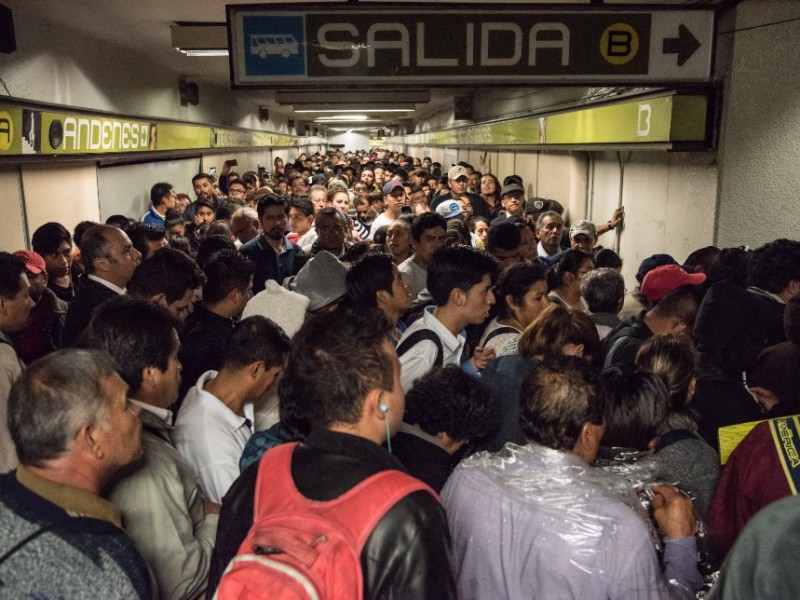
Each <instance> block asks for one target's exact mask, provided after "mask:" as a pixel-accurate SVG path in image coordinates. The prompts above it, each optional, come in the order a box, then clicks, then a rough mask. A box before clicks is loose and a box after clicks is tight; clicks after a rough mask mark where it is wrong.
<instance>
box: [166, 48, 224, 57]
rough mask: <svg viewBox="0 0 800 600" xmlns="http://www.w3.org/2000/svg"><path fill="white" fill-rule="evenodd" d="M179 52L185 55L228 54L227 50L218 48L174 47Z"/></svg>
mask: <svg viewBox="0 0 800 600" xmlns="http://www.w3.org/2000/svg"><path fill="white" fill-rule="evenodd" d="M176 50H177V51H178V52H180V53H181V54H185V55H186V56H228V51H227V50H224V49H220V48H206V49H203V50H182V49H181V48H176Z"/></svg>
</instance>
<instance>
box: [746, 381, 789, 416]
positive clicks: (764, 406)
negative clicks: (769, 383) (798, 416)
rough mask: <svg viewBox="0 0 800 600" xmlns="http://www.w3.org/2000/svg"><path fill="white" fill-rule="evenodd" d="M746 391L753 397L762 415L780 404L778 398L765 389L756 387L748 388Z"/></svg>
mask: <svg viewBox="0 0 800 600" xmlns="http://www.w3.org/2000/svg"><path fill="white" fill-rule="evenodd" d="M747 389H749V390H750V392H751V393H752V394H753V396H755V398H756V402H758V403H759V405H760V406H761V410H762V411H763V412H764V413H768V412H769V411H771V410H772V409H773V408H775V405H776V404H780V401H781V400H780V398H778V397H777V396H776V395H775V394H774V393H773V392H771V391H770V390H768V389H767V388H762V387H758V386H757V385H754V386H749V387H748V388H747Z"/></svg>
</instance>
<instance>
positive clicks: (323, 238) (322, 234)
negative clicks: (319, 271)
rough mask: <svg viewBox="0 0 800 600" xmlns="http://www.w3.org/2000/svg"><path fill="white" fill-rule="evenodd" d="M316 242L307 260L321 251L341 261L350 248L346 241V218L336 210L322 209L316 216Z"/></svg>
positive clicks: (330, 207)
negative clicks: (325, 251)
mask: <svg viewBox="0 0 800 600" xmlns="http://www.w3.org/2000/svg"><path fill="white" fill-rule="evenodd" d="M316 223H317V225H316V230H317V236H318V237H317V241H315V242H314V243H313V244H312V245H311V249H310V251H309V253H308V254H309V258H310V257H313V256H316V255H317V253H319V252H321V251H322V250H327V251H328V252H330V253H331V254H333V255H334V256H335V257H336V258H338V259H339V260H341V258H342V256H343V255H344V253H345V252H346V251H347V249H348V248H349V247H350V246H352V244H351V243H349V242H348V241H346V237H347V226H348V224H347V217H346V216H345V214H344V213H343V212H342V211H340V210H339V209H338V208H334V207H332V206H329V207H327V208H323V209H322V210H320V211H319V212H318V213H317V216H316Z"/></svg>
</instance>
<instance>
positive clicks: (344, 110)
mask: <svg viewBox="0 0 800 600" xmlns="http://www.w3.org/2000/svg"><path fill="white" fill-rule="evenodd" d="M294 112H296V113H366V112H376V113H397V112H416V109H414V108H380V107H370V108H353V109H349V108H340V109H333V108H325V109H315V108H302V109H300V108H299V109H295V110H294Z"/></svg>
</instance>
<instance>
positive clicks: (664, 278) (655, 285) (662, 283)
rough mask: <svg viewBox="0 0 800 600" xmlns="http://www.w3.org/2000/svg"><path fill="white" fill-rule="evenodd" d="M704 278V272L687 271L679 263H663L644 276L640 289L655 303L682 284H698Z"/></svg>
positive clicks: (643, 294)
mask: <svg viewBox="0 0 800 600" xmlns="http://www.w3.org/2000/svg"><path fill="white" fill-rule="evenodd" d="M705 280H706V274H705V273H691V274H690V273H687V272H686V271H684V270H683V268H681V266H680V265H663V266H661V267H656V268H655V269H653V270H651V271H649V272H648V273H647V275H645V276H644V281H642V287H641V289H640V291H641V293H642V296H644V297H645V298H647V299H648V300H649V301H650V303H651V304H655V303H656V302H658V301H659V300H661V299H662V298H663V297H664V296H666V295H667V294H669V293H670V292H671V291H672V290H674V289H677V288H679V287H681V286H682V285H700V284H701V283H703V282H704V281H705Z"/></svg>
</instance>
